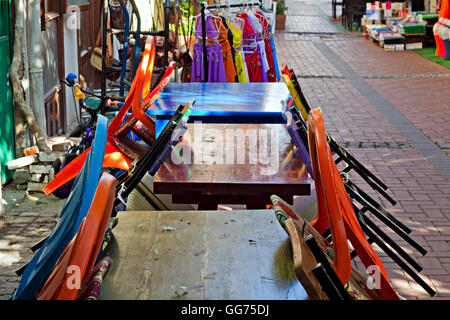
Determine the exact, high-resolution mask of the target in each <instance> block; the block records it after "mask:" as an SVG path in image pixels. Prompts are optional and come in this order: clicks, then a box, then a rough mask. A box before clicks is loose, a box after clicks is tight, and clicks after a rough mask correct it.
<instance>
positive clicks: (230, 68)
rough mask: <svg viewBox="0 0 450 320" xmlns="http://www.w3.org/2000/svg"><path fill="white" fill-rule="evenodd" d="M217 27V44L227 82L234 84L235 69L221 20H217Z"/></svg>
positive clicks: (226, 33) (225, 30)
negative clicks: (219, 47)
mask: <svg viewBox="0 0 450 320" xmlns="http://www.w3.org/2000/svg"><path fill="white" fill-rule="evenodd" d="M217 23H218V25H219V43H220V45H221V46H222V57H223V64H224V66H225V74H226V79H227V82H235V80H236V75H237V73H236V68H235V66H234V61H233V55H232V53H231V46H230V42H229V41H228V29H227V28H226V27H225V25H224V24H223V21H222V19H221V18H218V20H217Z"/></svg>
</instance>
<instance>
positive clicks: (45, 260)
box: [12, 37, 195, 300]
mask: <svg viewBox="0 0 450 320" xmlns="http://www.w3.org/2000/svg"><path fill="white" fill-rule="evenodd" d="M154 55H155V44H154V40H153V38H150V37H149V38H148V39H147V44H146V48H145V53H144V57H143V58H142V61H141V63H140V66H139V71H138V74H137V75H136V77H135V80H134V81H133V84H132V87H131V90H130V92H129V95H128V96H127V99H126V101H125V104H124V105H123V106H122V108H121V110H120V111H119V112H118V114H117V115H116V117H115V118H114V119H113V120H112V122H111V124H110V126H109V128H108V119H107V118H106V117H104V116H102V115H99V116H98V120H97V125H96V132H95V138H94V142H93V144H92V148H90V149H89V150H87V151H86V152H85V153H83V154H82V155H80V156H79V157H78V158H76V159H75V160H74V161H73V162H72V163H71V164H69V165H68V166H67V167H66V168H64V170H62V171H61V173H60V174H59V175H58V176H57V177H56V178H55V180H54V181H52V182H51V183H50V184H49V185H48V186H47V187H46V192H47V193H51V191H53V190H55V189H56V188H58V187H59V186H60V185H61V184H64V183H65V182H67V181H69V180H70V179H73V178H75V181H74V185H73V188H72V190H71V193H70V195H69V198H68V199H67V201H66V203H65V204H64V207H63V209H62V213H61V217H60V219H59V221H58V222H57V224H56V226H55V228H54V229H53V231H52V233H51V234H50V236H49V237H47V238H46V239H44V240H42V241H41V242H40V243H39V244H37V245H35V247H34V248H37V249H38V251H37V253H36V255H35V256H34V257H33V258H32V260H31V261H30V262H29V263H28V264H27V265H26V266H25V267H24V269H23V273H22V278H21V282H20V284H19V287H18V289H17V291H16V292H15V294H14V296H13V297H12V299H14V300H16V299H17V300H19V299H20V300H30V299H39V300H55V299H58V300H61V299H62V300H74V299H97V298H98V296H99V292H100V288H101V282H102V279H103V277H104V276H105V274H106V272H107V270H108V268H109V266H110V265H111V263H112V261H111V259H110V258H109V257H108V256H107V255H105V248H106V247H107V245H108V243H109V242H110V239H111V230H112V228H113V227H114V226H115V224H116V223H117V219H116V218H114V217H113V216H114V214H115V210H114V207H115V205H116V204H117V203H118V202H119V203H120V201H121V200H122V201H123V197H124V193H127V194H129V193H130V192H131V191H132V190H134V188H136V187H137V184H138V183H139V182H140V180H141V179H142V176H143V174H145V173H146V172H148V173H149V174H151V175H154V174H155V173H156V172H157V171H158V169H159V167H160V166H161V164H162V163H163V162H164V161H165V160H166V158H167V157H168V156H169V155H170V153H171V151H172V147H173V146H174V145H176V144H177V143H178V142H179V141H180V140H181V138H182V136H183V135H184V133H185V132H186V130H187V121H188V117H189V115H190V112H191V111H192V106H193V104H194V102H195V100H192V101H190V102H189V103H187V104H186V105H185V106H180V107H179V109H178V110H177V112H176V113H175V114H174V115H173V117H172V119H171V121H169V123H168V124H167V125H166V127H165V129H164V131H163V132H162V133H161V135H160V136H159V137H158V138H157V139H154V133H155V126H154V122H153V120H152V119H151V118H149V117H148V116H147V115H146V113H145V111H146V109H147V108H148V107H149V106H150V105H151V104H152V103H153V102H154V101H155V99H156V98H157V96H158V95H159V93H161V92H162V90H163V89H164V87H165V86H166V85H167V83H168V82H169V76H170V74H171V73H172V71H173V68H174V64H171V65H169V67H168V68H167V71H166V73H165V74H164V76H163V78H162V79H161V81H160V82H159V84H158V85H156V87H155V88H154V89H153V90H150V83H151V76H152V70H153V62H154ZM130 108H132V113H131V114H128V111H129V110H130ZM125 116H128V118H127V119H126V120H124V119H125ZM138 123H139V124H140V125H141V127H139V128H138V126H137V124H138ZM132 130H133V132H135V133H136V132H139V133H140V134H141V137H142V138H143V139H142V140H144V141H142V142H139V145H138V142H135V143H134V144H130V143H129V144H128V145H126V146H124V144H126V142H127V140H126V135H127V133H129V132H130V131H132ZM149 137H150V138H153V139H147V140H146V139H145V138H149ZM124 141H125V142H124ZM145 144H147V145H146V146H145V147H144V148H142V149H141V153H135V154H130V152H129V151H130V149H133V150H138V149H139V148H141V147H142V146H143V145H145ZM103 167H112V168H119V169H123V170H125V173H124V174H122V175H121V176H119V178H118V179H119V180H117V179H116V178H115V177H114V176H112V175H111V174H109V173H107V172H105V173H103V175H102V176H101V177H100V174H101V172H102V169H103ZM130 169H132V170H131V171H130V172H129V174H128V173H127V170H130ZM123 190H125V192H123ZM117 191H119V193H118V192H117ZM111 217H113V218H112V219H111ZM19 272H20V271H19Z"/></svg>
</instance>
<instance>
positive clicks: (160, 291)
mask: <svg viewBox="0 0 450 320" xmlns="http://www.w3.org/2000/svg"><path fill="white" fill-rule="evenodd" d="M118 217H119V224H118V225H117V227H116V228H115V229H114V230H113V234H114V239H113V242H112V244H111V247H110V249H109V250H110V252H109V254H110V257H111V258H112V260H113V263H112V265H111V268H110V270H109V271H108V274H107V275H106V278H105V279H104V281H103V287H102V290H101V296H100V299H104V300H106V299H107V300H123V299H126V300H161V299H164V300H169V299H186V300H193V299H195V300H202V299H214V300H232V299H236V300H241V299H242V300H253V299H254V300H265V299H273V300H286V299H300V300H304V299H306V298H307V294H306V292H305V290H304V289H303V287H302V286H301V283H300V282H299V281H298V279H297V278H296V277H295V274H294V271H293V267H292V252H291V250H292V249H291V247H290V241H289V237H288V235H287V233H286V232H285V231H284V230H283V229H282V228H281V226H280V225H279V223H278V222H277V220H276V217H275V214H274V212H273V211H272V210H255V211H166V212H162V211H148V212H120V213H119V215H118ZM165 227H166V228H167V227H171V228H173V230H172V231H164V228H165ZM175 292H177V293H178V295H177V294H176V293H175Z"/></svg>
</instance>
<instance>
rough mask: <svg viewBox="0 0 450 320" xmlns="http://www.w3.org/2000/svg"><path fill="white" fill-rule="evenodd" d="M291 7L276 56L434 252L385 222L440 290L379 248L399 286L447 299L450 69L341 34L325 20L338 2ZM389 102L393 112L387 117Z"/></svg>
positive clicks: (408, 292)
mask: <svg viewBox="0 0 450 320" xmlns="http://www.w3.org/2000/svg"><path fill="white" fill-rule="evenodd" d="M287 6H288V8H289V9H288V11H287V15H288V16H287V23H286V24H287V28H286V30H285V32H282V31H278V32H277V34H276V35H275V39H276V44H277V49H278V50H277V54H278V60H279V62H280V63H282V62H286V63H287V64H288V65H289V66H290V67H291V68H293V69H294V71H295V72H296V74H297V75H298V76H299V78H300V79H299V80H300V84H301V85H302V88H303V90H304V92H305V94H306V97H307V99H308V101H309V103H310V104H311V106H312V107H320V108H321V109H322V111H323V113H324V116H325V125H326V128H327V130H328V132H330V133H331V134H332V135H333V136H334V137H335V138H336V139H337V140H338V141H340V142H342V143H343V144H344V145H346V146H347V147H348V150H349V151H350V152H352V153H353V154H354V155H355V156H356V157H357V158H358V159H359V160H360V161H362V162H363V163H364V164H366V165H367V167H368V168H369V169H370V170H372V171H373V172H374V173H376V175H377V176H378V177H381V178H382V180H383V181H384V182H385V183H386V184H387V185H388V186H389V187H390V189H389V190H390V194H391V195H392V196H393V197H394V199H396V200H398V204H397V205H396V206H392V205H390V204H389V203H387V201H384V200H383V199H381V198H380V197H379V196H378V195H377V194H376V193H375V192H370V195H372V196H373V197H375V198H376V199H378V200H380V202H381V203H383V205H384V206H385V207H386V208H388V210H389V211H390V212H392V213H393V214H394V215H395V216H396V217H398V218H399V219H400V220H401V221H402V222H404V223H405V224H406V225H407V226H408V227H410V228H411V229H412V233H411V235H412V236H413V238H414V239H415V240H416V241H417V242H419V243H420V244H421V245H422V246H424V248H425V249H426V250H427V251H428V253H427V255H426V256H425V257H423V256H421V255H420V254H419V253H417V252H415V251H413V250H412V249H411V247H410V246H409V245H407V244H406V242H405V241H403V240H401V239H400V238H399V237H398V236H397V235H395V234H393V233H392V232H390V231H389V230H388V229H387V228H386V227H383V226H382V225H381V224H380V225H379V226H380V227H382V228H383V229H384V231H386V233H388V235H390V236H391V237H392V238H394V239H395V240H397V242H398V243H399V244H400V245H401V246H402V247H403V248H404V249H405V251H406V252H408V253H413V254H414V255H415V256H416V258H417V260H418V262H419V263H420V264H421V265H422V266H423V268H424V269H423V271H422V272H421V275H422V277H423V279H424V280H425V281H426V282H427V283H428V284H429V285H430V286H431V287H432V288H434V289H435V290H436V291H437V295H436V296H435V297H434V298H430V296H429V295H428V294H427V293H426V292H425V291H424V290H423V289H422V288H421V287H420V286H419V285H417V284H416V283H415V281H413V280H412V279H411V278H410V277H409V276H408V275H406V274H405V273H404V272H403V271H402V270H401V269H400V268H399V267H398V266H397V264H395V263H394V262H393V261H392V260H391V259H390V258H389V257H387V256H386V255H385V254H384V253H383V252H381V251H380V249H379V248H378V247H377V246H376V245H374V247H375V249H376V251H377V252H379V253H380V256H381V260H382V261H383V263H384V264H385V267H386V269H387V272H388V275H389V277H390V280H391V282H392V284H393V286H394V287H395V289H397V290H398V292H399V293H400V294H401V295H402V296H404V297H406V298H409V299H450V250H449V242H450V183H449V182H450V181H449V180H448V174H447V175H446V173H447V172H448V171H446V168H448V167H449V161H450V158H449V157H448V155H450V145H449V141H450V129H449V125H448V123H449V122H450V78H449V77H450V70H449V69H447V68H445V67H442V66H441V65H439V64H436V63H434V62H431V61H429V60H426V59H424V58H422V57H420V56H419V55H417V54H416V53H414V52H412V51H400V52H385V51H383V50H382V49H381V48H380V47H378V45H376V44H375V43H372V42H371V41H369V40H367V39H365V38H364V36H362V35H361V34H358V33H351V34H350V33H344V32H342V30H338V28H337V27H336V26H335V25H334V24H332V23H331V22H329V20H328V19H327V18H328V17H329V16H331V1H327V0H303V1H300V0H287ZM305 24H308V25H305ZM308 32H309V33H308ZM339 60H341V61H342V62H339ZM348 70H350V71H348ZM359 83H362V84H363V85H359ZM379 96H381V97H382V98H384V100H382V99H379ZM385 106H389V107H390V108H393V109H395V110H394V111H398V113H397V114H395V115H396V116H395V117H392V118H391V117H387V116H386V114H387V113H386V109H385V108H384V107H385ZM400 123H401V124H400ZM405 127H407V128H405ZM417 129H418V130H417ZM408 130H409V131H408ZM407 132H414V134H415V136H413V134H411V135H409V134H406V133H407ZM417 135H422V137H420V138H421V140H420V139H419V140H420V141H424V144H426V147H424V146H423V145H422V144H421V143H419V142H418V141H419V140H418V139H416V138H417V137H416V136H417ZM436 149H437V150H436ZM431 150H433V151H431ZM436 157H439V161H440V162H439V163H438V164H436V162H435V161H434V160H435V159H436ZM352 177H355V179H354V180H355V182H356V183H358V182H360V183H359V185H361V186H363V185H364V182H362V179H360V178H356V177H357V176H355V175H352ZM369 189H370V188H365V190H367V191H369ZM374 220H376V219H374ZM356 264H357V265H358V266H361V264H360V263H356Z"/></svg>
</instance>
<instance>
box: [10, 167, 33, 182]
mask: <svg viewBox="0 0 450 320" xmlns="http://www.w3.org/2000/svg"><path fill="white" fill-rule="evenodd" d="M29 178H30V172H29V171H28V169H27V168H20V169H17V170H15V171H14V176H13V181H14V183H15V184H18V185H20V184H24V183H27V182H28V179H29Z"/></svg>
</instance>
